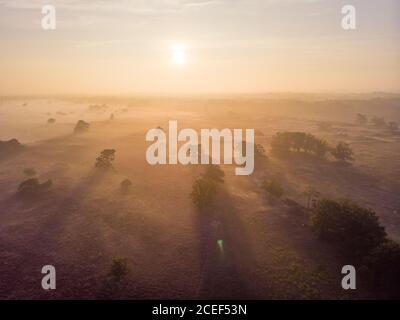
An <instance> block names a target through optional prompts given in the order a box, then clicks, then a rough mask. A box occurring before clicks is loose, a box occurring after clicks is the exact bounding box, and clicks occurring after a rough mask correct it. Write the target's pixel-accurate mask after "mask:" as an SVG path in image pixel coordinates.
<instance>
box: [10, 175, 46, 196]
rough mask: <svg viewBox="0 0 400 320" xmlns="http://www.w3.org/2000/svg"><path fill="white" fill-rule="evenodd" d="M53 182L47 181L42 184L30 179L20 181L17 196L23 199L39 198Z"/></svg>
mask: <svg viewBox="0 0 400 320" xmlns="http://www.w3.org/2000/svg"><path fill="white" fill-rule="evenodd" d="M52 185H53V182H52V181H51V180H47V181H46V182H44V183H40V182H39V179H37V178H30V179H27V180H25V181H22V182H21V183H20V184H19V186H18V190H17V196H19V197H23V198H27V197H28V198H29V197H37V196H40V195H41V194H42V193H43V192H45V191H47V190H48V189H50V188H51V186H52Z"/></svg>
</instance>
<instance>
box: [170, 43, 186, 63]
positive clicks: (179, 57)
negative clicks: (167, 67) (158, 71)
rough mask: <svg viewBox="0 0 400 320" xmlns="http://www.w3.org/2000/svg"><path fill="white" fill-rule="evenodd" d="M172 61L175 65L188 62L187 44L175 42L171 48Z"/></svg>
mask: <svg viewBox="0 0 400 320" xmlns="http://www.w3.org/2000/svg"><path fill="white" fill-rule="evenodd" d="M171 53H172V63H173V64H175V65H184V64H186V62H187V57H186V46H185V45H183V44H175V45H173V46H172V48H171Z"/></svg>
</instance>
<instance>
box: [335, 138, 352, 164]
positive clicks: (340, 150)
mask: <svg viewBox="0 0 400 320" xmlns="http://www.w3.org/2000/svg"><path fill="white" fill-rule="evenodd" d="M331 154H332V155H333V156H334V157H335V158H336V159H337V160H339V161H353V160H354V158H353V154H354V153H353V150H352V149H351V148H350V145H349V144H348V143H345V142H339V143H338V144H337V146H336V148H334V149H333V150H331Z"/></svg>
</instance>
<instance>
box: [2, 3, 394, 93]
mask: <svg viewBox="0 0 400 320" xmlns="http://www.w3.org/2000/svg"><path fill="white" fill-rule="evenodd" d="M43 4H53V5H54V6H55V7H56V9H57V29H56V30H54V31H44V30H43V29H42V28H41V18H42V14H41V6H42V5H43ZM345 4H352V5H354V6H355V7H356V9H357V29H356V30H352V31H346V30H343V29H342V27H341V19H342V14H341V7H342V6H343V5H345ZM0 43H1V44H0V94H1V95H7V94H31V93H33V94H58V93H60V94H64V93H65V94H135V93H164V94H168V93H171V94H176V93H203V92H210V93H228V92H235V93H250V92H274V91H296V92H366V91H392V92H393V91H396V92H400V1H399V0H359V1H354V0H353V1H350V0H348V1H339V0H81V1H78V0H53V1H51V0H45V1H41V0H0Z"/></svg>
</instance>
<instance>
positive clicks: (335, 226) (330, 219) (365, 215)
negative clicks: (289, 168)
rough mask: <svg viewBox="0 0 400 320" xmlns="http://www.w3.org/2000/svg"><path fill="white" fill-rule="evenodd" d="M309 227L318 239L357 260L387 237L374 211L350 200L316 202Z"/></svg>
mask: <svg viewBox="0 0 400 320" xmlns="http://www.w3.org/2000/svg"><path fill="white" fill-rule="evenodd" d="M311 225H312V227H313V230H314V231H315V233H316V234H317V235H318V237H320V238H321V239H324V240H326V241H328V242H331V243H333V244H335V245H336V246H337V247H338V248H339V249H340V250H341V251H342V252H343V253H345V254H349V255H350V254H351V255H354V256H355V257H358V258H359V257H363V256H364V255H365V254H367V253H369V252H370V251H371V250H372V249H374V248H376V247H377V246H378V245H379V244H380V243H381V242H382V241H383V240H384V239H385V237H386V232H385V228H384V227H382V226H381V225H380V224H379V220H378V217H377V216H376V214H375V212H374V211H372V210H371V209H367V208H363V207H360V206H359V205H358V204H356V203H354V202H352V201H349V200H344V201H341V202H336V201H333V200H327V199H324V200H321V201H318V203H317V205H316V208H315V211H314V214H313V215H312V217H311Z"/></svg>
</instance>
